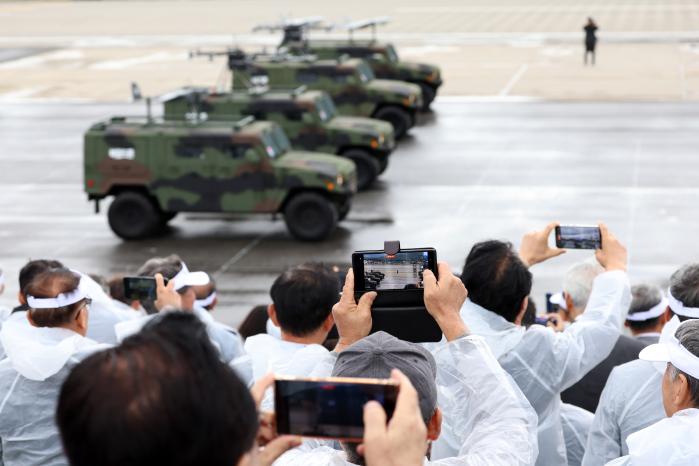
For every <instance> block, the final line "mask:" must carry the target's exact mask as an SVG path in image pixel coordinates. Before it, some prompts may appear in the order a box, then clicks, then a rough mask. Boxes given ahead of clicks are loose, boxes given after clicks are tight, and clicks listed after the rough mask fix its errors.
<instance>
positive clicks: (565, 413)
mask: <svg viewBox="0 0 699 466" xmlns="http://www.w3.org/2000/svg"><path fill="white" fill-rule="evenodd" d="M560 412H561V427H562V428H563V438H564V439H565V444H566V456H567V457H568V466H579V465H581V464H582V459H583V456H584V455H585V445H586V444H587V436H588V434H589V433H590V426H591V425H592V419H593V418H594V415H593V414H592V413H591V412H590V411H588V410H586V409H583V408H580V407H578V406H575V405H571V404H568V403H561V411H560Z"/></svg>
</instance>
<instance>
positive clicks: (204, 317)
mask: <svg viewBox="0 0 699 466" xmlns="http://www.w3.org/2000/svg"><path fill="white" fill-rule="evenodd" d="M163 312H167V311H163ZM192 312H193V313H194V315H196V316H197V317H198V318H199V320H201V321H202V322H203V323H204V325H205V326H206V332H207V333H208V335H209V339H210V340H211V343H212V344H213V345H214V347H216V349H217V350H218V351H219V353H220V355H221V360H222V361H223V362H225V363H226V364H228V365H229V366H230V367H231V368H233V369H234V370H235V371H236V373H237V374H238V376H240V378H241V379H242V380H243V382H244V383H246V384H247V385H248V386H252V383H253V379H252V365H251V361H250V357H249V356H248V355H247V353H246V352H245V349H244V348H243V339H242V338H241V337H240V334H239V333H238V332H237V331H236V330H235V329H233V328H231V327H228V326H227V325H223V324H221V323H219V322H216V321H215V320H214V318H213V317H212V316H211V313H210V312H209V311H206V310H204V309H200V308H197V307H195V308H194V309H193V310H192ZM156 315H157V314H150V315H147V316H144V317H139V318H137V319H133V320H129V321H128V322H121V323H119V324H117V325H116V327H115V332H116V335H117V341H118V342H122V341H123V340H124V339H125V338H126V337H129V336H131V335H133V334H135V333H138V332H140V331H141V329H142V328H143V326H144V325H146V323H148V321H150V320H151V319H152V318H153V317H155V316H156Z"/></svg>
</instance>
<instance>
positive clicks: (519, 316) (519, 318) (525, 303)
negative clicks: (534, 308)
mask: <svg viewBox="0 0 699 466" xmlns="http://www.w3.org/2000/svg"><path fill="white" fill-rule="evenodd" d="M527 306H529V296H525V297H524V299H523V300H522V304H521V305H520V307H519V314H517V317H515V321H514V324H515V325H522V319H524V314H525V313H526V312H527Z"/></svg>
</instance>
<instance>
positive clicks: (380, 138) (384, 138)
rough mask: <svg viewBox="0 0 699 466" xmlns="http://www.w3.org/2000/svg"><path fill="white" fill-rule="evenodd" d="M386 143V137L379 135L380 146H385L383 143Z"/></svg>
mask: <svg viewBox="0 0 699 466" xmlns="http://www.w3.org/2000/svg"><path fill="white" fill-rule="evenodd" d="M384 142H386V136H384V135H383V134H379V145H380V146H383V143H384Z"/></svg>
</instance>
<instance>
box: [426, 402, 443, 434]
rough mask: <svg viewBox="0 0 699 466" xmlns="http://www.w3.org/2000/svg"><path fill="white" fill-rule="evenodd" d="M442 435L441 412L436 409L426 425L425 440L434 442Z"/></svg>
mask: <svg viewBox="0 0 699 466" xmlns="http://www.w3.org/2000/svg"><path fill="white" fill-rule="evenodd" d="M441 433H442V410H441V409H439V408H437V409H435V410H434V414H433V415H432V417H431V418H430V422H428V423H427V440H431V441H433V442H434V441H435V440H437V439H438V438H439V435H440V434H441Z"/></svg>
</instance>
